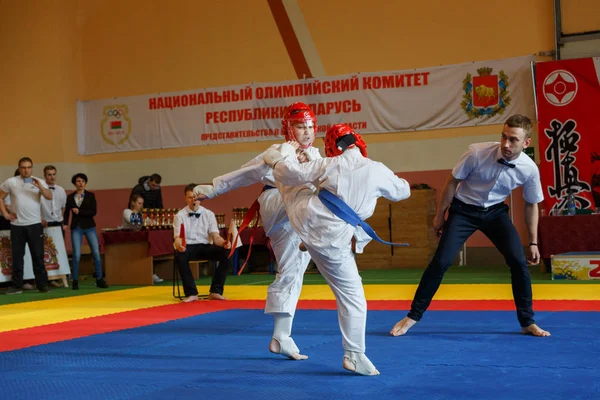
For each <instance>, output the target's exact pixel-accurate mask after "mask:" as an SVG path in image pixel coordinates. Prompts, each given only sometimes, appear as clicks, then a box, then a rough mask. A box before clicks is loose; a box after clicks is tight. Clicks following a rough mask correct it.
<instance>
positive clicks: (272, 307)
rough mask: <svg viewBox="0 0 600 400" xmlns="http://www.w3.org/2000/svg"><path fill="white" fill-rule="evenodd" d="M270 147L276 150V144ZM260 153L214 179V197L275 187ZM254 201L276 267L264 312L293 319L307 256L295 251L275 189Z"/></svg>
mask: <svg viewBox="0 0 600 400" xmlns="http://www.w3.org/2000/svg"><path fill="white" fill-rule="evenodd" d="M272 147H279V145H274V146H272ZM305 151H306V152H308V153H310V156H311V157H312V158H313V159H319V158H321V155H320V154H319V149H317V148H315V147H309V148H308V149H305ZM263 154H264V153H261V154H259V155H258V156H256V157H255V158H253V159H252V160H250V161H249V162H247V163H246V164H244V165H243V166H242V168H241V169H238V170H237V171H233V172H230V173H228V174H225V175H222V176H219V177H217V178H214V179H213V186H214V189H215V194H216V195H221V194H223V193H226V192H228V191H230V190H233V189H237V188H240V187H244V186H249V185H251V184H254V183H259V182H262V183H263V184H265V185H269V186H273V187H275V181H274V179H273V170H272V169H271V168H270V167H269V166H268V165H266V164H265V163H264V161H263ZM306 189H307V190H309V191H311V192H312V190H314V188H312V189H311V188H310V187H308V186H306ZM258 202H259V203H260V218H261V220H262V225H263V227H264V229H265V233H266V235H267V236H268V237H269V238H270V239H271V247H272V248H273V253H274V254H275V258H276V260H277V266H278V268H277V269H278V272H277V275H276V276H275V281H274V282H273V283H271V285H269V288H268V290H267V302H266V305H265V313H266V314H276V313H285V314H288V315H290V316H292V317H293V316H294V314H295V312H296V306H297V304H298V298H299V297H300V292H301V290H302V282H303V279H304V272H305V271H306V268H307V267H308V263H309V261H310V255H309V254H308V253H307V252H302V251H300V249H299V245H300V242H301V240H300V238H299V237H298V235H297V234H296V233H295V232H294V229H293V228H292V227H291V225H290V221H289V219H288V216H287V214H286V212H285V208H284V206H283V201H282V199H281V194H280V193H279V191H278V190H277V189H269V190H265V191H263V192H262V193H261V194H260V196H259V197H258Z"/></svg>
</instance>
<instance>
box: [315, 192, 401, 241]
mask: <svg viewBox="0 0 600 400" xmlns="http://www.w3.org/2000/svg"><path fill="white" fill-rule="evenodd" d="M319 199H320V200H321V202H322V203H323V204H324V205H325V207H327V208H328V209H329V211H331V212H332V213H334V214H335V215H336V216H337V217H339V218H340V219H341V220H343V221H346V222H347V223H349V224H350V225H352V226H357V225H360V226H361V228H363V230H364V231H365V232H366V233H367V235H369V236H371V238H373V239H374V240H377V241H378V242H380V243H383V244H387V245H390V246H408V243H391V242H386V241H385V240H383V239H381V238H380V237H379V236H377V234H376V233H375V231H374V230H373V228H371V226H370V225H369V224H367V223H366V222H365V221H363V220H361V219H360V217H359V216H358V214H356V212H354V210H353V209H351V208H350V206H349V205H348V204H346V203H345V202H344V201H343V200H342V199H340V198H339V197H337V196H336V195H334V194H333V193H331V192H329V191H327V190H325V189H321V191H320V192H319Z"/></svg>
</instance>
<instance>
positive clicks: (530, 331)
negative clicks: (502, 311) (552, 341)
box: [521, 324, 550, 336]
mask: <svg viewBox="0 0 600 400" xmlns="http://www.w3.org/2000/svg"><path fill="white" fill-rule="evenodd" d="M521 332H523V334H525V335H533V336H550V332H548V331H545V330H543V329H542V328H540V327H539V326H537V325H536V324H531V325H529V326H523V327H521Z"/></svg>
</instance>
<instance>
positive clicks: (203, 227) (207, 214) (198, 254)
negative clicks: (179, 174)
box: [173, 184, 231, 302]
mask: <svg viewBox="0 0 600 400" xmlns="http://www.w3.org/2000/svg"><path fill="white" fill-rule="evenodd" d="M194 187H196V185H195V184H190V185H187V186H186V187H185V202H186V203H187V206H186V207H185V208H183V209H182V210H180V211H179V212H178V213H177V214H176V215H175V218H174V221H173V235H174V237H175V243H174V246H175V249H176V250H177V252H176V255H175V257H176V263H177V268H178V269H179V274H180V275H181V281H182V282H183V292H184V294H185V296H186V299H185V300H184V302H191V301H195V300H198V289H197V288H196V284H195V282H194V278H193V276H192V271H191V270H190V261H191V260H211V261H218V262H219V266H218V267H217V270H216V271H215V273H214V276H213V278H212V283H211V286H210V294H209V296H208V298H209V300H226V299H225V297H223V288H224V286H225V280H226V279H227V272H228V270H229V260H228V256H229V251H228V249H231V243H230V242H229V241H227V240H225V239H223V238H222V237H221V235H220V234H219V228H218V226H217V218H216V217H215V214H214V213H213V212H212V211H210V210H208V209H206V208H204V207H202V206H201V205H200V203H201V201H199V200H196V199H195V198H194V194H193V192H194ZM182 225H183V227H184V231H185V241H184V238H183V237H180V233H181V226H182ZM211 242H212V243H213V244H210V243H211Z"/></svg>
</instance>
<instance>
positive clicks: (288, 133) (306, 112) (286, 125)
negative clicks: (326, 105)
mask: <svg viewBox="0 0 600 400" xmlns="http://www.w3.org/2000/svg"><path fill="white" fill-rule="evenodd" d="M307 121H311V122H312V125H313V126H314V129H315V137H316V135H317V117H315V113H313V112H312V110H311V109H310V107H309V106H307V105H306V104H304V103H301V102H297V103H293V104H292V105H290V106H289V107H288V109H287V111H286V112H285V115H284V117H283V119H282V120H281V130H282V131H283V132H284V133H285V140H286V141H292V142H297V140H296V136H294V128H293V127H292V125H293V124H294V123H297V122H302V123H306V122H307ZM313 141H314V138H313ZM310 146H312V142H311V143H310V144H309V145H308V146H305V147H310Z"/></svg>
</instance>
